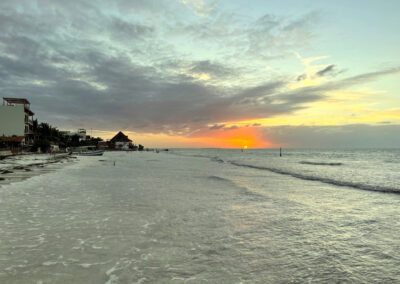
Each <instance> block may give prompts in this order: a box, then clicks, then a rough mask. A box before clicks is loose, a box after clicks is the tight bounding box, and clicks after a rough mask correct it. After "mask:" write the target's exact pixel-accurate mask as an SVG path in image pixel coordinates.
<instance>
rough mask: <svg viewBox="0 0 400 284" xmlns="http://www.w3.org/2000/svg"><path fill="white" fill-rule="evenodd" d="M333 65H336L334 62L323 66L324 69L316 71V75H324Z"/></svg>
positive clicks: (329, 71)
mask: <svg viewBox="0 0 400 284" xmlns="http://www.w3.org/2000/svg"><path fill="white" fill-rule="evenodd" d="M335 67H336V65H335V64H331V65H328V66H327V67H325V68H324V69H322V70H319V71H318V72H317V73H316V75H317V76H320V77H322V76H325V75H326V74H327V73H331V72H332V71H333V69H334V68H335Z"/></svg>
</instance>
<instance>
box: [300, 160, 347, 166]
mask: <svg viewBox="0 0 400 284" xmlns="http://www.w3.org/2000/svg"><path fill="white" fill-rule="evenodd" d="M299 163H300V164H303V165H314V166H343V163H324V162H308V161H301V162H299Z"/></svg>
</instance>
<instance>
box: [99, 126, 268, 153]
mask: <svg viewBox="0 0 400 284" xmlns="http://www.w3.org/2000/svg"><path fill="white" fill-rule="evenodd" d="M122 132H124V133H125V134H126V135H128V137H129V138H130V139H132V140H133V143H134V144H142V145H144V146H145V147H148V148H163V147H165V148H236V149H248V148H251V149H254V148H272V147H275V145H273V143H271V142H269V141H267V140H266V139H265V138H264V137H263V136H262V135H261V134H260V133H259V131H258V129H257V128H251V127H245V128H236V129H224V130H222V129H221V130H208V131H207V132H205V133H202V134H201V135H200V136H196V137H186V136H173V135H167V134H147V133H135V132H131V131H122ZM117 133H118V131H100V130H93V136H99V137H101V138H103V139H105V140H106V139H111V138H112V137H113V136H114V135H115V134H117Z"/></svg>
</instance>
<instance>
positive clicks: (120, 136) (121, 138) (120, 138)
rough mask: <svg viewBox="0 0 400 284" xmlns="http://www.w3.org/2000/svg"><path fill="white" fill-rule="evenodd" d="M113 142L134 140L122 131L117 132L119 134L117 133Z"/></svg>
mask: <svg viewBox="0 0 400 284" xmlns="http://www.w3.org/2000/svg"><path fill="white" fill-rule="evenodd" d="M110 142H111V143H115V142H132V140H130V139H129V138H128V136H126V135H125V134H124V133H122V132H121V131H120V132H118V133H117V135H115V136H114V137H113V138H112V139H111V140H110Z"/></svg>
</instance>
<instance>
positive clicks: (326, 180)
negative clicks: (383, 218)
mask: <svg viewBox="0 0 400 284" xmlns="http://www.w3.org/2000/svg"><path fill="white" fill-rule="evenodd" d="M230 164H232V165H235V166H238V167H246V168H251V169H257V170H266V171H270V172H273V173H276V174H281V175H287V176H292V177H295V178H299V179H303V180H310V181H319V182H323V183H327V184H332V185H336V186H343V187H352V188H356V189H361V190H368V191H379V192H386V193H400V188H394V187H387V186H379V185H370V184H363V183H357V182H351V181H339V180H334V179H331V178H325V177H318V176H311V175H304V174H299V173H295V172H291V171H287V170H282V169H277V168H270V167H263V166H255V165H249V164H241V163H238V162H234V161H231V162H230Z"/></svg>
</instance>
